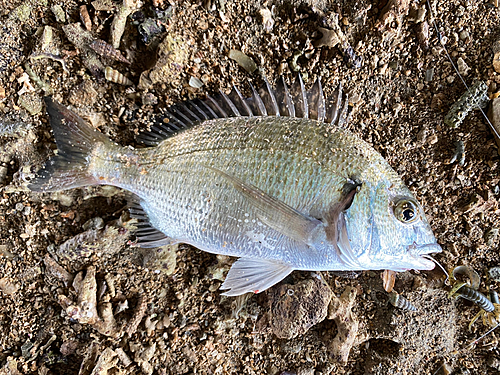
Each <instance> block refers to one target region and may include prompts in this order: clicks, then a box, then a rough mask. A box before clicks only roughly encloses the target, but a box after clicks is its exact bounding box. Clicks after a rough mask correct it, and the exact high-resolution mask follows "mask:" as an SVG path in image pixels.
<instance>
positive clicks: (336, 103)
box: [138, 75, 349, 146]
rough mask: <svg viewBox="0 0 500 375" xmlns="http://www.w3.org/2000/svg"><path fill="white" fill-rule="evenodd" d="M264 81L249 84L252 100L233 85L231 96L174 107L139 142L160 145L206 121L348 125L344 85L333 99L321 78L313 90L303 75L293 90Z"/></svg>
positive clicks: (222, 95)
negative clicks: (262, 119)
mask: <svg viewBox="0 0 500 375" xmlns="http://www.w3.org/2000/svg"><path fill="white" fill-rule="evenodd" d="M263 80H264V84H263V85H262V87H261V88H260V89H258V90H256V89H255V88H254V87H253V86H252V84H249V85H250V89H251V91H252V96H251V97H249V98H244V97H243V95H242V94H241V92H240V91H239V90H238V88H236V87H235V86H233V89H232V90H231V93H230V94H229V95H226V94H225V93H224V92H222V91H220V93H218V94H215V95H213V96H209V95H207V97H206V99H205V100H200V99H195V100H190V101H186V102H184V103H181V104H177V105H174V106H172V107H170V108H168V110H165V111H164V112H163V113H162V114H161V115H159V116H157V117H156V119H155V120H154V124H153V125H152V126H151V131H149V132H144V133H142V134H140V135H139V137H138V140H139V141H140V142H142V143H144V144H146V145H147V146H156V145H158V144H159V143H160V142H162V141H163V140H165V139H167V138H170V137H172V136H174V135H175V134H177V133H178V132H180V131H183V130H186V129H189V128H191V127H193V126H196V125H197V124H199V123H200V122H202V121H205V120H210V119H217V118H226V117H239V116H245V117H253V116H285V117H299V118H310V119H315V120H318V121H320V122H325V123H331V124H334V125H339V126H342V125H344V124H345V122H347V116H348V109H349V108H348V103H347V99H344V97H343V92H342V86H339V88H338V89H337V91H336V92H335V94H334V95H333V96H332V98H325V95H324V93H323V88H322V86H321V82H320V79H319V78H318V80H317V81H316V83H315V84H314V85H313V87H312V88H311V90H310V91H307V90H306V89H305V85H304V82H303V80H302V77H301V76H300V75H299V76H298V77H297V79H296V80H295V83H294V84H293V85H292V86H291V87H290V88H289V87H288V86H287V84H286V82H285V80H284V79H283V77H281V78H280V80H279V81H278V83H277V86H276V89H273V88H272V86H271V84H270V83H269V82H268V81H267V79H266V78H265V77H264V78H263ZM345 98H347V96H345Z"/></svg>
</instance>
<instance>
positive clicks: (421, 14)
mask: <svg viewBox="0 0 500 375" xmlns="http://www.w3.org/2000/svg"><path fill="white" fill-rule="evenodd" d="M426 13H427V8H426V7H419V8H418V10H417V16H416V17H415V23H420V22H424V19H425V14H426Z"/></svg>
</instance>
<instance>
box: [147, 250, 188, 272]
mask: <svg viewBox="0 0 500 375" xmlns="http://www.w3.org/2000/svg"><path fill="white" fill-rule="evenodd" d="M178 247H179V245H178V244H175V245H165V246H161V247H156V248H152V249H144V251H145V253H144V258H143V260H142V265H143V266H144V267H146V268H148V269H151V270H153V271H158V272H162V273H164V274H165V275H167V276H169V275H172V274H173V273H174V271H175V267H176V265H177V262H176V257H177V249H178Z"/></svg>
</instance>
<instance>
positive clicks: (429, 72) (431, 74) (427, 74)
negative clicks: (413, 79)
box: [425, 68, 434, 82]
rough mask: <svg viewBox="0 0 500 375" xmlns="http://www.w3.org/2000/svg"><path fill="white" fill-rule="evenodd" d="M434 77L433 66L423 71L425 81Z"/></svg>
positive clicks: (429, 80)
mask: <svg viewBox="0 0 500 375" xmlns="http://www.w3.org/2000/svg"><path fill="white" fill-rule="evenodd" d="M433 78H434V68H430V69H427V70H426V71H425V82H431V81H432V79H433Z"/></svg>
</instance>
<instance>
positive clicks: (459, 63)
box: [457, 57, 470, 76]
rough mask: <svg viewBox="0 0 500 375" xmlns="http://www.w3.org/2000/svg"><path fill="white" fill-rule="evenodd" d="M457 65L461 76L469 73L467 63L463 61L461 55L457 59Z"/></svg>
mask: <svg viewBox="0 0 500 375" xmlns="http://www.w3.org/2000/svg"><path fill="white" fill-rule="evenodd" d="M457 67H458V72H459V73H460V74H461V75H462V76H466V75H467V74H469V71H470V67H469V66H468V65H467V63H466V62H465V61H464V59H462V58H461V57H459V58H458V59H457Z"/></svg>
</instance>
